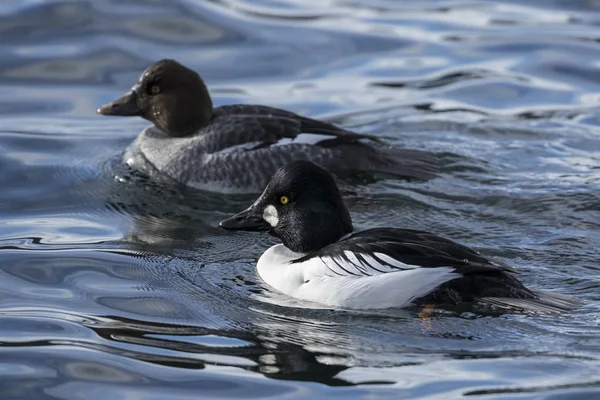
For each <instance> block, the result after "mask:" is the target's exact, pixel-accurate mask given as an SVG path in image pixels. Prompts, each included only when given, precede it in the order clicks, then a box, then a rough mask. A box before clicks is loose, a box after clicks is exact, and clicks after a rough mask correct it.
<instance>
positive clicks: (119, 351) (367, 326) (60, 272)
mask: <svg viewBox="0 0 600 400" xmlns="http://www.w3.org/2000/svg"><path fill="white" fill-rule="evenodd" d="M599 24H600V5H599V4H598V3H597V2H594V1H565V0H562V1H560V0H556V1H537V2H517V1H505V2H496V1H404V2H398V1H392V0H389V1H385V0H377V1H367V0H364V1H361V0H356V1H329V2H322V1H316V0H314V1H313V0H311V1H306V0H303V1H301V0H296V1H292V0H286V1H277V2H276V1H252V2H250V1H246V2H233V1H225V0H223V1H221V0H213V1H204V2H201V1H191V0H189V1H168V0H129V1H117V0H114V1H60V2H59V1H33V0H31V1H22V0H18V1H17V0H15V1H4V2H2V3H0V51H2V54H3V57H2V60H1V61H0V115H1V121H2V123H1V124H0V169H1V171H2V174H0V187H2V192H1V195H0V213H1V215H0V221H1V222H0V252H1V255H2V258H1V260H2V261H1V263H0V345H1V349H0V351H1V352H2V357H1V360H2V361H1V362H0V397H1V398H3V399H22V398H23V399H25V398H26V399H106V398H115V399H116V398H135V399H197V398H207V399H208V398H220V399H226V398H228V399H250V398H261V399H263V398H273V399H281V398H288V399H313V398H351V399H359V398H361V399H362V398H370V399H387V398H389V399H399V398H407V399H414V398H429V399H431V398H440V399H447V398H461V397H465V398H477V399H479V398H501V399H529V398H536V399H540V398H548V399H564V398H578V399H581V398H596V397H600V363H599V360H600V326H599V322H600V318H599V316H600V295H599V294H598V293H599V291H598V288H599V287H600V274H599V273H598V271H599V268H600V119H599V118H598V116H599V115H600V108H599V107H598V104H600V64H599V62H598V60H600V44H599V41H600V28H599ZM166 57H168V58H175V59H177V60H179V61H180V62H182V63H183V64H185V65H188V66H189V67H191V68H193V69H195V70H197V71H198V72H199V73H200V74H201V75H202V76H203V77H204V79H205V80H206V82H207V83H208V85H209V86H210V89H211V94H212V95H213V98H214V102H215V104H217V105H221V104H230V103H258V104H267V105H271V106H276V107H282V108H287V109H290V110H293V111H296V112H299V113H302V114H304V115H308V116H313V117H319V118H324V119H327V120H330V121H333V122H336V123H339V124H341V125H343V126H345V127H348V128H351V129H355V130H357V131H360V132H371V133H374V134H376V135H379V136H381V137H382V138H385V139H386V140H388V141H389V142H391V143H393V144H395V145H397V146H405V147H411V148H419V149H425V150H429V151H440V152H448V153H454V154H458V155H461V156H464V158H463V159H462V160H463V161H457V162H455V163H451V164H447V165H446V166H445V169H444V173H443V175H442V177H440V178H439V179H436V180H433V181H430V182H427V183H407V182H398V181H385V180H384V181H380V182H377V183H373V184H357V185H354V186H352V187H349V188H346V190H347V193H348V195H347V198H346V201H347V204H348V206H349V207H350V209H351V212H352V216H353V218H354V221H355V225H356V226H357V228H361V229H362V228H368V227H374V226H379V225H381V224H385V225H390V226H398V227H408V228H416V229H426V230H430V231H432V232H435V233H438V234H442V235H445V236H448V237H451V238H454V239H456V240H458V241H460V242H462V243H464V244H466V245H469V246H473V247H475V248H477V249H478V250H480V251H481V252H483V253H485V254H487V255H490V256H494V257H498V258H500V259H502V260H504V261H505V262H507V263H509V264H511V265H513V266H514V267H515V268H517V269H518V270H519V271H520V279H521V280H522V281H523V282H524V283H526V284H527V285H528V286H530V287H534V288H538V289H544V290H553V291H557V292H561V293H566V294H570V295H574V296H577V297H578V298H580V299H581V300H583V301H584V305H583V306H582V307H581V308H580V309H579V310H577V311H575V312H573V313H571V314H568V315H562V316H522V315H504V316H488V315H475V314H471V313H448V314H442V315H437V316H434V317H432V318H430V319H422V318H420V317H419V316H418V313H417V311H415V310H391V311H381V312H376V313H375V312H351V311H343V310H329V309H323V308H319V307H314V306H313V305H307V304H304V303H301V302H296V301H294V300H291V299H288V298H285V297H284V296H281V295H278V294H277V293H275V292H273V291H272V290H270V289H269V288H267V287H265V286H264V285H263V284H262V283H261V281H260V280H259V279H258V278H257V277H256V276H255V273H254V263H255V260H256V258H257V257H258V256H259V255H260V254H261V252H262V251H264V249H266V247H267V246H269V245H270V244H272V243H274V242H273V240H272V239H271V238H269V237H267V236H265V235H260V234H232V233H227V232H223V231H221V230H219V229H218V228H217V224H218V221H219V220H221V219H223V218H224V217H226V216H228V215H230V214H231V213H233V212H235V211H239V210H240V209H242V208H244V207H246V206H247V205H248V204H249V202H250V201H251V200H252V198H251V197H248V196H224V195H217V194H210V193H203V192H190V191H183V190H180V189H179V188H176V187H167V186H164V185H158V184H155V183H153V182H151V181H149V180H148V179H146V178H144V177H143V176H139V175H138V174H135V173H134V172H133V171H130V170H128V169H127V168H126V167H125V166H123V165H122V164H121V162H120V155H121V153H122V151H123V150H124V148H125V147H126V146H127V145H128V144H129V143H130V142H131V141H132V140H133V139H134V138H135V136H136V135H137V133H138V132H139V131H140V130H141V129H142V128H144V127H145V126H147V125H148V123H147V122H146V121H143V120H141V119H139V118H133V119H128V118H107V117H100V116H97V115H95V110H96V108H97V107H98V106H99V105H101V104H104V103H106V102H107V101H110V100H112V99H114V98H115V97H117V96H118V95H120V94H122V93H123V92H124V91H125V90H127V89H128V88H129V87H130V86H131V84H132V83H133V82H134V81H135V80H136V79H137V77H138V76H139V74H140V72H141V71H142V70H143V69H144V68H145V67H146V66H147V65H149V64H150V63H152V62H154V61H156V60H158V59H160V58H166Z"/></svg>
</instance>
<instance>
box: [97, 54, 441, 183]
mask: <svg viewBox="0 0 600 400" xmlns="http://www.w3.org/2000/svg"><path fill="white" fill-rule="evenodd" d="M97 112H98V113H99V114H102V115H118V116H140V117H142V118H145V119H147V120H149V121H151V122H152V123H153V124H154V126H152V127H149V128H146V129H145V130H143V131H142V132H141V133H140V135H139V136H138V137H137V139H136V140H135V141H134V143H133V144H132V145H131V146H130V147H129V148H128V149H127V151H126V152H125V155H124V159H125V161H126V162H127V163H128V164H130V165H132V166H133V167H135V168H136V169H139V170H141V171H142V172H145V173H146V174H148V175H151V176H152V175H153V174H157V173H158V175H161V176H162V177H167V178H168V179H171V180H174V181H176V182H179V183H182V184H184V185H187V186H190V187H195V188H201V189H206V190H215V191H223V192H247V193H260V191H261V190H262V189H263V188H264V187H265V185H266V184H267V183H268V181H269V178H270V177H271V176H272V175H273V174H274V173H275V171H277V169H278V168H279V167H281V166H282V165H284V164H287V163H289V162H292V161H294V160H300V159H302V160H312V161H315V162H318V163H319V164H320V165H322V166H324V167H325V168H328V169H329V170H331V171H332V172H333V173H335V174H336V175H339V176H351V175H355V174H359V173H374V174H376V173H384V174H390V175H394V176H396V177H399V178H404V179H412V180H427V179H431V178H433V177H435V176H436V171H437V156H435V155H434V154H432V153H428V152H424V151H419V150H410V149H398V148H390V147H389V146H388V147H386V146H385V145H383V144H382V143H380V142H379V140H378V139H377V138H376V137H374V136H371V135H364V134H358V133H354V132H350V131H347V130H345V129H342V128H339V127H337V126H335V125H333V124H330V123H328V122H323V121H317V120H314V119H310V118H306V117H302V116H300V115H297V114H294V113H292V112H289V111H285V110H280V109H277V108H271V107H266V106H258V105H242V104H239V105H226V106H221V107H215V108H213V104H212V100H211V97H210V94H209V92H208V89H207V88H206V85H205V84H204V82H203V81H202V79H201V78H200V76H199V75H198V74H197V73H196V72H194V71H192V70H190V69H188V68H186V67H185V66H183V65H181V64H179V63H178V62H176V61H174V60H161V61H158V62H157V63H155V64H152V65H151V66H150V67H148V68H147V69H146V70H145V71H144V72H143V73H142V75H141V76H140V78H139V80H138V82H137V83H136V84H135V85H134V86H133V87H132V88H131V90H130V91H129V92H128V93H126V94H125V95H124V96H123V97H121V98H119V99H117V100H115V101H113V102H111V103H108V104H106V105H104V106H102V107H100V108H99V109H98V111H97Z"/></svg>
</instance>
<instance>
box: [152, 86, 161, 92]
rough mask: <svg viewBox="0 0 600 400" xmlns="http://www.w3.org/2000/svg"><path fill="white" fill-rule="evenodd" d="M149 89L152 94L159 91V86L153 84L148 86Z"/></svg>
mask: <svg viewBox="0 0 600 400" xmlns="http://www.w3.org/2000/svg"><path fill="white" fill-rule="evenodd" d="M150 91H151V92H152V94H158V93H160V86H158V85H154V86H152V87H151V88H150Z"/></svg>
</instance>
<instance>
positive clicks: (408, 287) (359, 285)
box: [257, 244, 461, 309]
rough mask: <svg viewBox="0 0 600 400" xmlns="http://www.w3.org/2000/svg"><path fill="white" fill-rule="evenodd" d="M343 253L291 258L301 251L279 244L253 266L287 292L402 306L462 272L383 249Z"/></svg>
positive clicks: (358, 305)
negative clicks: (415, 262)
mask: <svg viewBox="0 0 600 400" xmlns="http://www.w3.org/2000/svg"><path fill="white" fill-rule="evenodd" d="M344 253H345V257H339V258H338V257H335V258H334V257H330V256H325V257H313V258H310V259H308V260H306V261H303V262H298V263H292V262H291V261H293V260H296V259H298V258H301V257H303V256H304V255H305V254H302V253H295V252H293V251H291V250H289V249H288V248H286V247H285V246H284V245H282V244H278V245H275V246H273V247H271V248H270V249H268V250H267V251H266V252H265V253H264V254H263V255H262V256H261V257H260V259H259V260H258V264H257V270H258V274H259V275H260V277H261V278H262V279H263V280H264V281H265V282H266V283H267V284H268V285H270V286H272V287H273V288H274V289H277V290H279V291H280V292H282V293H284V294H287V295H288V296H292V297H296V298H300V299H304V300H309V301H314V302H318V303H321V304H326V305H329V306H335V307H347V308H355V309H373V308H390V307H406V306H409V305H410V304H411V303H412V301H413V300H415V299H417V298H420V297H423V296H425V295H427V294H429V293H431V292H432V291H434V290H435V289H436V288H438V287H439V286H440V285H441V284H443V283H445V282H448V281H449V280H452V279H454V278H458V277H460V276H461V274H459V273H456V272H455V269H454V268H453V267H437V268H421V267H419V266H416V265H407V264H404V263H402V262H400V261H398V260H395V259H393V258H391V257H389V256H387V255H385V254H383V253H374V254H372V255H369V254H361V253H354V252H352V251H348V250H345V251H344ZM378 259H379V260H378ZM381 261H383V262H381Z"/></svg>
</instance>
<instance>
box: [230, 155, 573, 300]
mask: <svg viewBox="0 0 600 400" xmlns="http://www.w3.org/2000/svg"><path fill="white" fill-rule="evenodd" d="M220 226H221V227H222V228H224V229H228V230H242V231H266V232H269V233H270V234H271V235H273V236H275V237H277V238H279V239H280V240H281V241H282V244H277V245H275V246H273V247H271V248H269V249H268V250H266V251H265V252H264V253H263V255H262V256H261V257H260V259H259V260H258V263H257V266H256V268H257V271H258V274H259V275H260V277H261V278H262V279H263V280H264V281H265V282H266V283H267V284H268V285H270V286H271V287H273V288H274V289H277V290H278V291H280V292H282V293H284V294H286V295H288V296H292V297H295V298H299V299H303V300H308V301H312V302H316V303H321V304H324V305H328V306H334V307H345V308H354V309H375V308H391V307H407V306H410V305H424V304H427V305H430V304H436V305H459V304H463V303H469V304H473V305H484V306H489V307H493V308H494V309H508V310H518V311H533V312H558V311H567V310H570V309H573V308H574V307H575V306H576V304H577V300H575V299H574V298H572V297H570V296H566V295H561V294H555V293H550V292H542V291H537V290H533V289H528V288H526V287H525V286H524V285H523V284H522V283H521V282H519V281H518V280H517V278H515V276H514V273H515V271H514V270H513V269H512V268H511V267H509V266H508V265H506V264H504V263H502V262H499V261H495V260H492V259H490V258H487V257H485V256H483V255H481V254H479V253H478V252H476V251H475V250H472V249H470V248H468V247H465V246H463V245H460V244H458V243H456V242H453V241H451V240H449V239H446V238H443V237H441V236H437V235H435V234H432V233H428V232H423V231H418V230H412V229H398V228H375V229H368V230H365V231H362V232H353V227H352V220H351V218H350V213H349V212H348V210H347V208H346V207H345V205H344V203H343V201H342V198H341V196H340V192H339V190H338V187H337V186H336V183H335V181H334V178H333V176H332V175H331V174H330V173H329V172H328V171H326V170H325V169H324V168H322V167H321V166H318V165H317V164H315V163H312V162H309V161H296V162H293V163H291V164H287V165H285V166H283V167H281V168H280V169H279V170H278V171H277V172H276V173H275V175H274V176H273V178H272V179H271V181H270V182H269V183H268V185H267V187H266V188H265V189H264V192H263V193H262V195H261V196H260V197H259V198H258V199H257V200H256V201H255V202H254V204H252V205H251V206H250V207H248V208H247V209H246V210H244V211H242V212H240V213H239V214H237V215H234V216H233V217H231V218H229V219H226V220H224V221H222V222H221V223H220Z"/></svg>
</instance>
